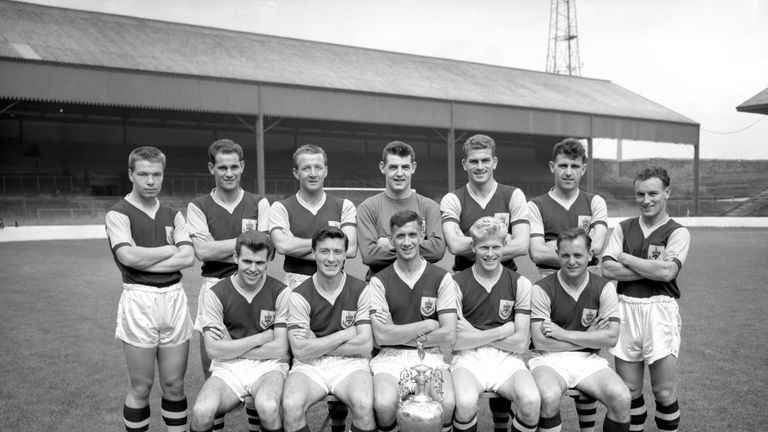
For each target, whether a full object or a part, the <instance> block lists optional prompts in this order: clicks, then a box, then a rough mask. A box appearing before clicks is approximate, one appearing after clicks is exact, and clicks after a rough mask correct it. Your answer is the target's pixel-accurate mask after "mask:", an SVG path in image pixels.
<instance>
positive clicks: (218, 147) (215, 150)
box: [208, 138, 243, 164]
mask: <svg viewBox="0 0 768 432" xmlns="http://www.w3.org/2000/svg"><path fill="white" fill-rule="evenodd" d="M219 153H223V154H232V153H234V154H236V155H237V156H238V157H239V158H240V160H243V148H242V147H240V144H238V143H236V142H234V141H232V140H231V139H226V138H224V139H220V140H216V141H214V142H213V144H211V145H210V147H208V160H210V161H211V163H212V164H215V163H216V155H217V154H219Z"/></svg>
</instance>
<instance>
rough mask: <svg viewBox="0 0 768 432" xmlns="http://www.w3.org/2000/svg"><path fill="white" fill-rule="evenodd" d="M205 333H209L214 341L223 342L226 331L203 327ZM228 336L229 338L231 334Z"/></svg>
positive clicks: (213, 327)
mask: <svg viewBox="0 0 768 432" xmlns="http://www.w3.org/2000/svg"><path fill="white" fill-rule="evenodd" d="M203 333H207V334H208V335H209V336H211V337H212V338H213V340H222V339H224V333H226V331H225V330H223V329H220V328H218V327H216V326H205V327H203ZM227 336H229V333H227Z"/></svg>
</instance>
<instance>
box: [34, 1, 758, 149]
mask: <svg viewBox="0 0 768 432" xmlns="http://www.w3.org/2000/svg"><path fill="white" fill-rule="evenodd" d="M27 2H29V3H38V4H45V5H51V6H59V7H69V8H74V9H83V10H92V11H100V12H107V13H114V14H119V15H130V16H137V17H143V18H151V19H158V20H163V21H173V22H182V23H188V24H195V25H202V26H208V27H218V28H224V29H230V30H238V31H246V32H252V33H263V34H270V35H277V36H285V37H292V38H298V39H307V40H314V41H320V42H330V43H336V44H342V45H351V46H358V47H365V48H374V49H381V50H386V51H396V52H403V53H410V54H417V55H426V56H432V57H442V58H449V59H456V60H464V61H471V62H478V63H486V64H493V65H500V66H507V67H514V68H521V69H530V70H537V71H543V70H544V69H545V66H546V56H547V42H548V37H549V15H550V1H548V0H506V1H504V0H475V1H467V0H387V1H382V0H217V1H210V0H159V1H158V0H27ZM576 8H577V18H578V36H579V37H578V40H579V50H580V58H581V63H582V75H583V76H585V77H590V78H600V79H607V80H610V81H612V82H614V83H615V84H618V85H620V86H622V87H625V88H627V89H629V90H631V91H633V92H635V93H638V94H640V95H642V96H644V97H646V98H648V99H651V100H653V101H655V102H657V103H660V104H661V105H664V106H666V107H668V108H670V109H672V110H674V111H676V112H678V113H680V114H682V115H685V116H686V117H688V118H691V119H693V120H695V121H696V122H698V123H700V124H701V136H700V145H701V149H700V155H701V157H702V158H726V159H768V119H765V118H766V117H768V116H763V115H759V114H748V113H740V112H737V111H736V109H735V107H736V106H737V105H739V104H741V103H742V102H744V101H746V100H747V99H749V98H751V97H752V96H754V95H755V94H757V93H758V92H760V91H762V90H763V89H765V88H766V87H768V1H764V0H674V1H670V0H621V1H617V0H577V1H576ZM737 131H738V132H737ZM632 144H633V143H629V142H625V145H624V146H623V157H624V158H625V159H633V158H646V157H679V158H690V157H692V156H693V147H692V146H690V145H672V144H660V143H642V145H632ZM595 156H596V157H603V158H613V157H615V156H616V144H615V142H614V141H613V140H596V144H595Z"/></svg>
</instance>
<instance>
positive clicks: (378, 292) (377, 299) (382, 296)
mask: <svg viewBox="0 0 768 432" xmlns="http://www.w3.org/2000/svg"><path fill="white" fill-rule="evenodd" d="M366 289H367V290H368V294H369V295H370V304H371V309H370V310H371V312H376V311H382V312H386V313H389V305H388V304H387V295H386V289H385V288H384V284H383V283H381V280H379V278H377V277H376V276H374V277H372V278H371V281H370V282H368V287H366Z"/></svg>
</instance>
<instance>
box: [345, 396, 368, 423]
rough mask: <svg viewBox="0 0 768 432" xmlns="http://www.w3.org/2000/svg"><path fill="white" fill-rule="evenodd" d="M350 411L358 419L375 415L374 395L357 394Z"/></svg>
mask: <svg viewBox="0 0 768 432" xmlns="http://www.w3.org/2000/svg"><path fill="white" fill-rule="evenodd" d="M349 409H350V411H352V414H353V415H355V416H357V417H365V416H370V415H372V414H373V394H371V393H368V394H363V393H361V394H357V395H355V396H354V397H353V398H352V400H351V401H350V403H349Z"/></svg>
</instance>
